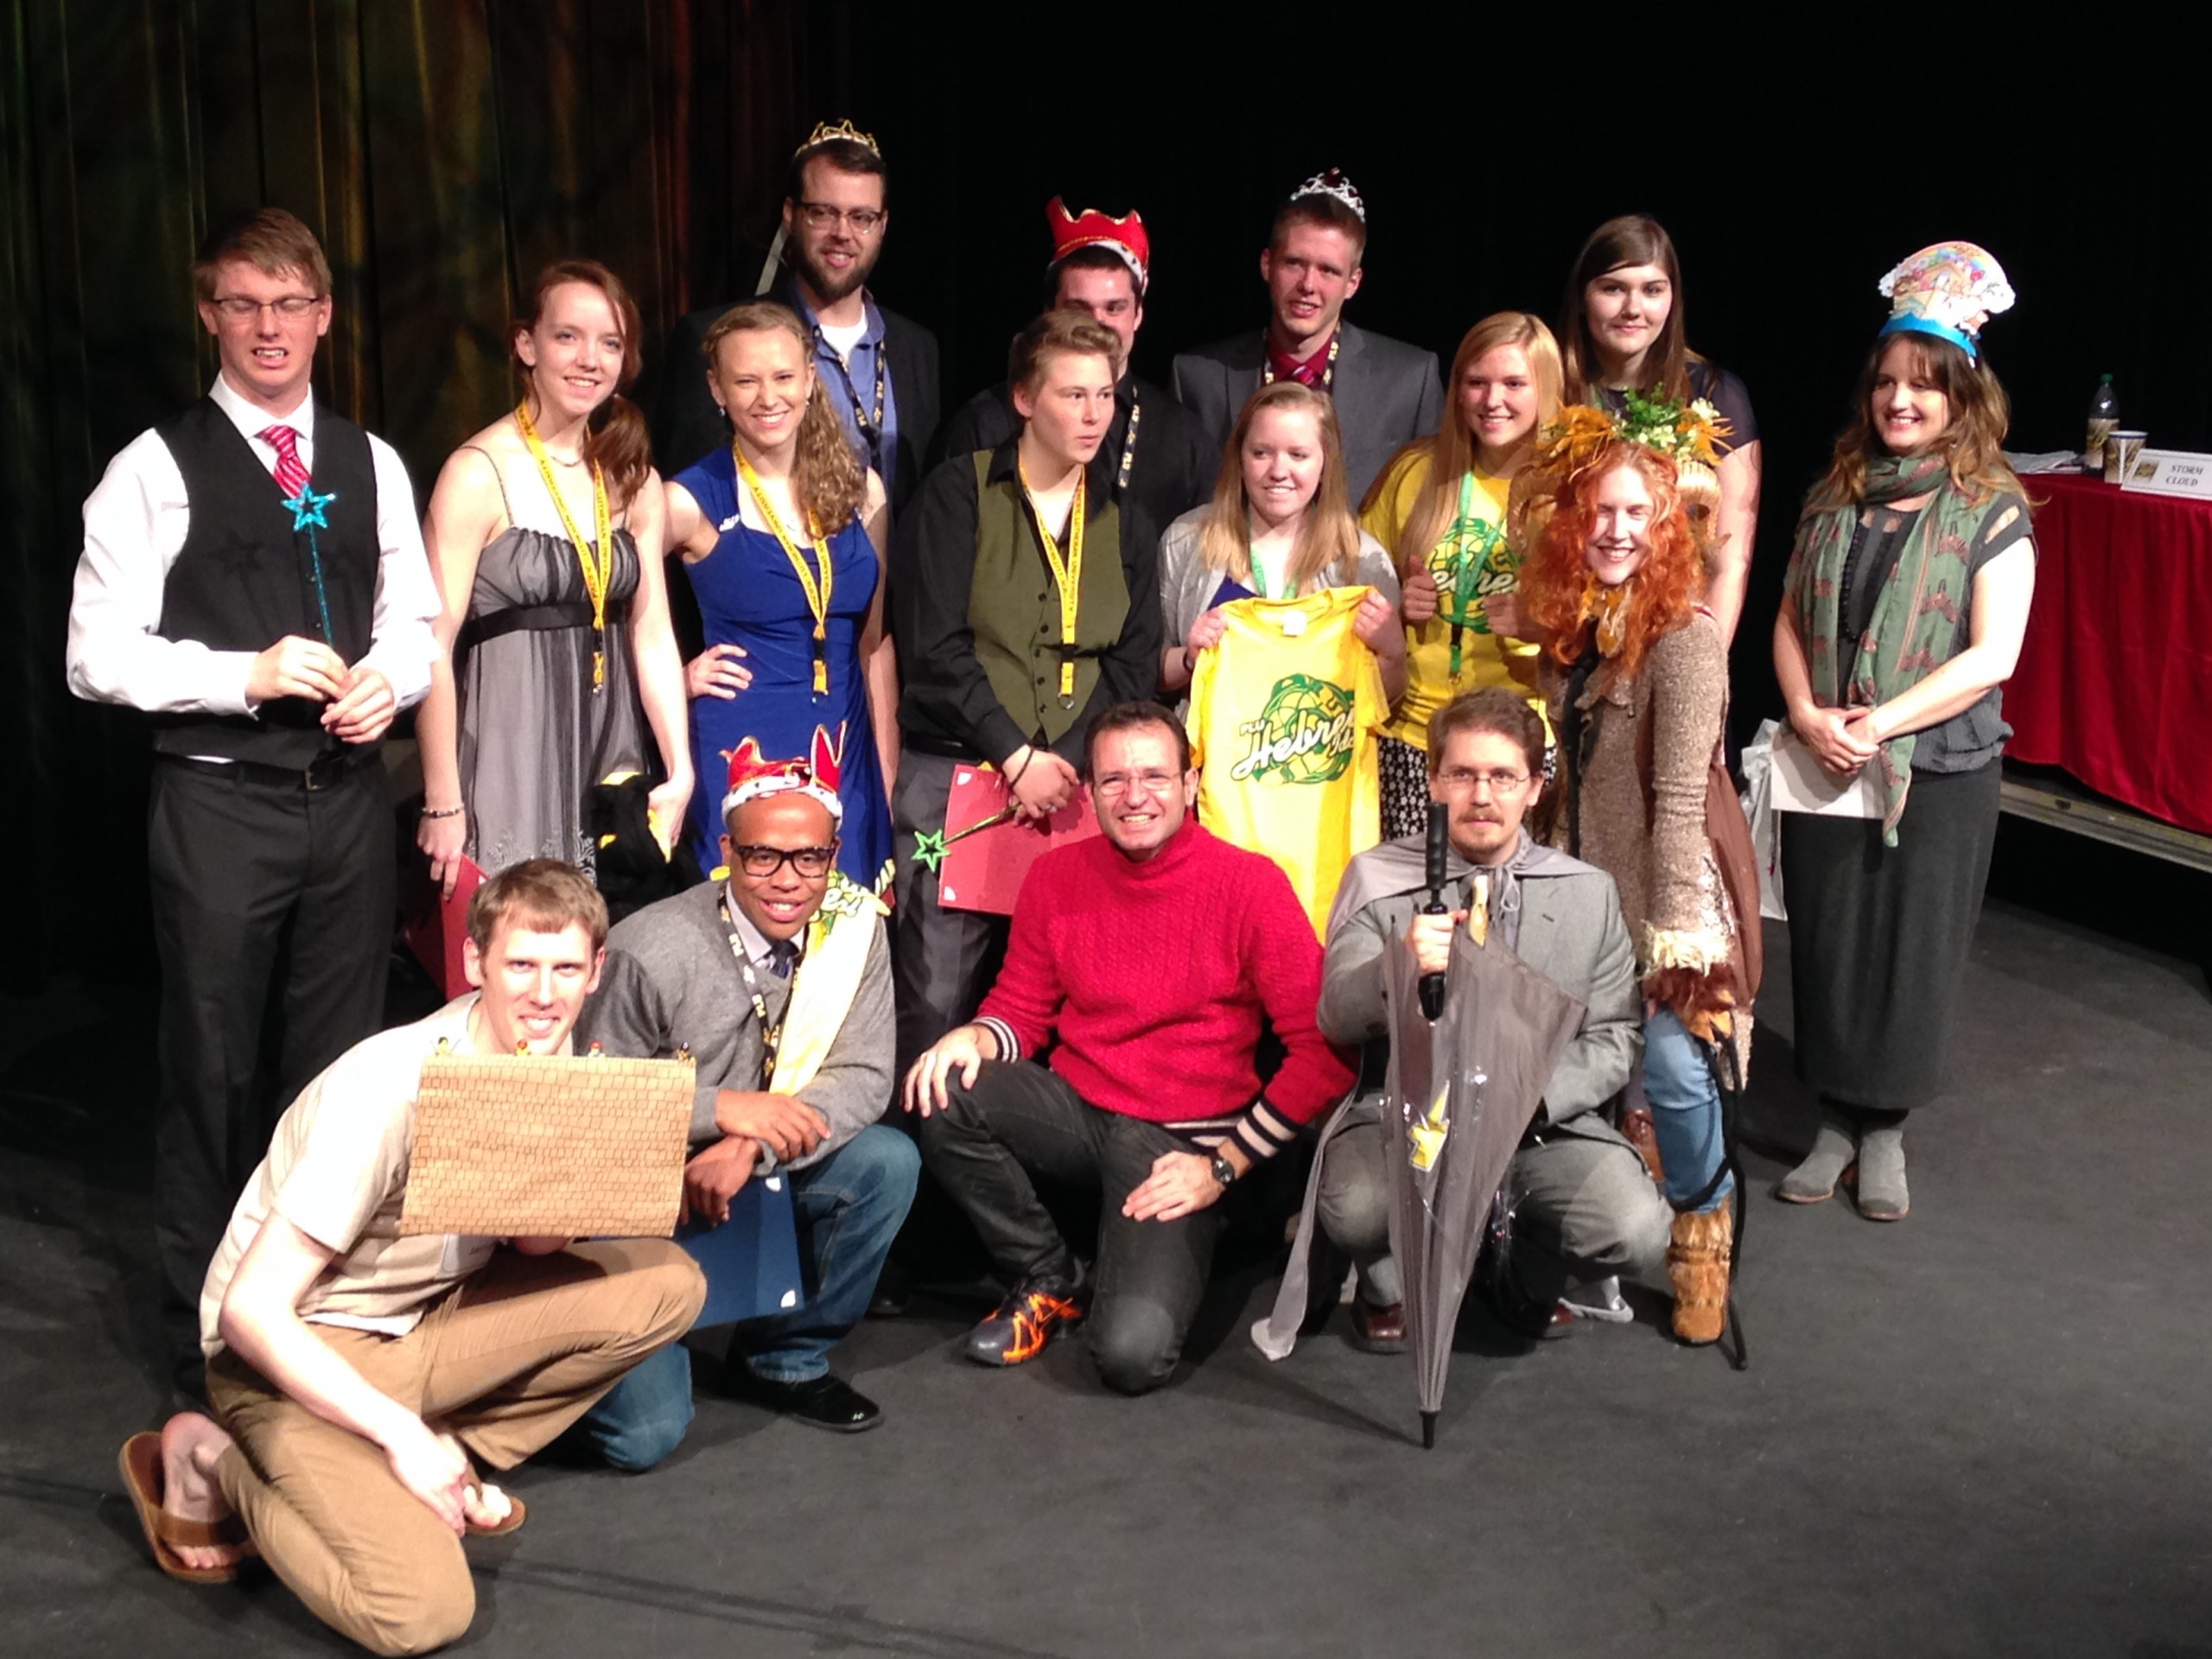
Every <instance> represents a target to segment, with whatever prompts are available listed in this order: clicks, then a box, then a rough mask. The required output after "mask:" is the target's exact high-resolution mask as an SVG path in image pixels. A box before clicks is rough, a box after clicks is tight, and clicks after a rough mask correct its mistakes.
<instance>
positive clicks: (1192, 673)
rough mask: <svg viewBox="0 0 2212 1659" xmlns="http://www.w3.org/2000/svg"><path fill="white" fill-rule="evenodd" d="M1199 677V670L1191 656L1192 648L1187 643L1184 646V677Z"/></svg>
mask: <svg viewBox="0 0 2212 1659" xmlns="http://www.w3.org/2000/svg"><path fill="white" fill-rule="evenodd" d="M1183 677H1184V678H1185V679H1186V680H1194V679H1196V678H1198V668H1197V666H1196V664H1195V661H1194V659H1193V658H1192V656H1191V648H1190V647H1189V646H1188V645H1185V646H1184V647H1183Z"/></svg>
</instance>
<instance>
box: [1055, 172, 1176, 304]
mask: <svg viewBox="0 0 2212 1659" xmlns="http://www.w3.org/2000/svg"><path fill="white" fill-rule="evenodd" d="M1045 224H1046V228H1048V229H1049V230H1050V231H1051V232H1052V264H1055V265H1057V264H1059V263H1060V261H1061V260H1063V259H1065V258H1066V257H1068V255H1070V254H1071V253H1073V252H1074V251H1076V250H1077V248H1094V247H1095V248H1111V249H1112V250H1113V251H1115V252H1116V253H1117V254H1119V255H1120V256H1121V257H1122V262H1123V263H1124V264H1127V265H1128V268H1129V270H1130V271H1131V272H1132V274H1134V275H1135V277H1136V279H1137V291H1138V292H1139V293H1140V294H1141V293H1142V292H1143V291H1144V287H1145V284H1146V283H1147V282H1149V281H1150V280H1151V277H1150V273H1149V267H1150V265H1151V264H1152V238H1150V237H1148V236H1147V235H1146V234H1145V233H1144V217H1143V215H1142V214H1141V213H1138V212H1137V211H1136V209H1135V208H1134V207H1132V208H1131V209H1129V211H1128V213H1124V214H1122V216H1121V218H1119V219H1116V218H1115V217H1114V216H1113V215H1112V214H1110V213H1101V212H1100V211H1099V210H1098V209H1097V208H1096V207H1089V208H1085V209H1084V211H1083V212H1082V213H1080V214H1076V215H1072V216H1071V214H1070V213H1068V210H1067V204H1066V203H1065V202H1064V201H1062V200H1060V199H1059V198H1058V196H1054V197H1053V198H1052V200H1051V201H1049V202H1047V203H1046V205H1045ZM1046 269H1047V270H1049V269H1051V267H1050V266H1047V267H1046Z"/></svg>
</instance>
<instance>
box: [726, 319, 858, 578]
mask: <svg viewBox="0 0 2212 1659" xmlns="http://www.w3.org/2000/svg"><path fill="white" fill-rule="evenodd" d="M777 329H781V330H782V331H783V332H784V333H785V334H788V335H790V336H791V340H793V341H794V342H795V343H796V344H797V345H798V349H799V360H800V361H801V362H803V363H804V364H805V365H807V366H808V367H809V368H811V367H812V366H813V365H814V340H813V338H812V337H811V336H810V334H808V333H807V330H806V325H805V324H804V323H803V322H801V321H799V320H798V314H797V313H796V312H793V311H791V310H790V309H789V308H786V307H784V306H780V305H776V304H773V303H772V302H768V301H766V300H755V301H753V302H751V303H749V304H746V305H738V306H733V307H731V308H729V309H728V310H727V311H725V312H723V313H722V314H721V315H720V316H719V317H716V318H715V321H714V323H713V326H712V327H709V329H708V330H707V337H706V339H705V340H703V341H702V342H701V344H700V347H699V349H700V353H701V355H702V356H703V357H705V359H707V364H708V366H709V368H719V367H720V366H721V356H720V353H721V346H722V342H723V341H724V340H728V338H729V337H730V336H731V335H732V334H770V333H772V332H774V331H775V330H777ZM816 390H817V392H819V391H820V390H821V388H820V386H819V385H817V388H816ZM791 499H793V500H794V501H796V502H797V503H798V509H799V511H800V512H803V513H804V514H805V515H806V517H807V518H808V520H809V522H810V525H811V528H812V530H813V532H814V534H816V535H817V536H834V535H836V533H837V532H838V531H841V530H842V529H843V528H844V527H845V526H846V525H847V524H850V523H852V521H853V520H854V519H855V518H859V517H860V516H861V511H862V509H863V508H865V507H866V506H867V505H868V473H867V470H866V469H865V468H863V467H861V463H860V457H859V456H857V455H855V454H854V453H853V447H852V445H851V444H849V443H848V442H846V441H845V429H844V427H843V426H842V425H841V424H840V423H839V422H838V420H837V416H836V415H835V414H834V413H833V412H832V411H831V410H830V408H829V398H828V397H826V396H813V397H808V398H807V400H806V409H805V412H804V413H803V414H802V415H800V416H799V417H798V442H797V446H796V448H795V450H794V452H793V454H792V456H791Z"/></svg>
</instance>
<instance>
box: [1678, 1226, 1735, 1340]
mask: <svg viewBox="0 0 2212 1659" xmlns="http://www.w3.org/2000/svg"><path fill="white" fill-rule="evenodd" d="M1734 1232H1735V1211H1733V1210H1732V1209H1731V1208H1730V1207H1729V1205H1728V1204H1726V1203H1723V1204H1721V1205H1718V1206H1717V1207H1716V1208H1713V1209H1711V1210H1700V1211H1690V1212H1688V1213H1685V1214H1682V1215H1678V1216H1676V1217H1675V1230H1674V1238H1673V1241H1672V1242H1671V1243H1669V1245H1668V1246H1667V1277H1668V1279H1669V1281H1670V1282H1671V1283H1672V1284H1673V1285H1674V1287H1675V1338H1677V1339H1678V1340H1680V1341H1682V1342H1686V1343H1688V1344H1691V1345H1692V1346H1693V1347H1700V1346H1702V1345H1704V1344H1707V1343H1710V1342H1718V1341H1719V1340H1720V1332H1721V1328H1722V1326H1723V1325H1726V1323H1727V1319H1728V1246H1729V1243H1730V1240H1731V1238H1732V1235H1733V1234H1734Z"/></svg>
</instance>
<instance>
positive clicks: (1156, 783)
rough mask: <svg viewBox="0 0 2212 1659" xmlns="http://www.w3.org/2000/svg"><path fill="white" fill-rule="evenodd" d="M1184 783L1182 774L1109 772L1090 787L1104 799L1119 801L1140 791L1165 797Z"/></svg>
mask: <svg viewBox="0 0 2212 1659" xmlns="http://www.w3.org/2000/svg"><path fill="white" fill-rule="evenodd" d="M1182 781H1183V779H1182V774H1180V773H1179V772H1108V773H1107V774H1106V775H1105V776H1104V777H1103V778H1094V779H1091V780H1090V786H1091V788H1092V789H1094V790H1096V791H1097V792H1098V794H1099V795H1100V797H1101V798H1103V799H1106V800H1109V801H1117V800H1120V799H1121V798H1122V797H1123V796H1125V795H1133V794H1135V792H1136V791H1138V790H1140V789H1141V790H1142V791H1144V792H1145V793H1146V794H1147V795H1165V794H1167V793H1168V792H1169V791H1172V790H1173V789H1174V787H1175V786H1176V785H1178V784H1179V783H1181V782H1182Z"/></svg>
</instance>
